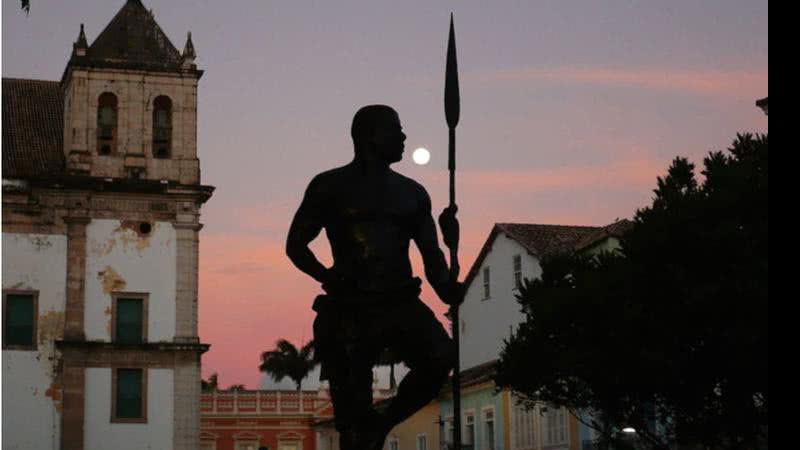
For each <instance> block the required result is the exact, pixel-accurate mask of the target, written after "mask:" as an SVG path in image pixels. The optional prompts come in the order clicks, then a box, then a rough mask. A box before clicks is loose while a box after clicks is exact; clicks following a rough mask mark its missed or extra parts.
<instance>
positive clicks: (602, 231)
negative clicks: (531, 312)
mask: <svg viewBox="0 0 800 450" xmlns="http://www.w3.org/2000/svg"><path fill="white" fill-rule="evenodd" d="M632 225H633V224H632V222H630V221H629V220H620V221H617V222H614V223H612V224H610V225H607V226H603V227H592V226H565V225H540V224H520V223H497V224H495V225H494V227H493V228H492V231H491V232H490V234H489V236H488V238H487V239H486V242H485V243H484V245H483V247H482V248H481V250H480V252H479V254H478V257H477V258H476V260H475V262H474V263H473V264H472V266H471V268H470V270H469V272H468V273H467V276H466V278H465V280H464V283H465V285H466V296H465V299H464V303H463V304H462V305H461V309H460V320H459V322H460V323H459V327H460V332H461V339H460V346H461V358H460V370H461V376H462V399H461V414H462V417H461V424H462V430H461V436H462V444H463V446H464V447H462V448H465V449H469V450H534V449H537V450H538V449H547V450H582V449H583V448H584V447H585V448H589V445H590V441H592V440H593V439H594V436H593V435H592V433H591V431H590V430H589V429H588V428H586V427H585V426H582V425H580V424H579V421H578V420H577V418H575V417H573V416H571V415H570V414H569V413H568V412H567V411H566V410H565V409H564V408H559V409H557V408H549V407H548V406H547V405H537V406H536V407H535V408H534V409H532V410H527V409H526V408H525V407H524V406H522V405H518V404H517V402H516V400H515V399H514V398H513V395H512V394H511V392H510V391H508V390H507V389H505V390H502V391H500V392H497V390H496V386H495V385H494V381H493V375H494V371H495V368H496V363H497V360H498V358H499V356H500V351H501V349H502V347H503V340H504V339H506V338H508V337H509V336H510V335H511V333H513V332H514V330H515V329H516V327H517V326H518V325H519V324H520V323H522V322H523V321H524V320H525V316H524V314H523V313H522V312H521V311H520V306H519V304H518V303H517V299H516V295H517V294H518V293H519V288H520V286H521V285H522V282H523V280H524V279H535V278H537V277H540V276H541V274H542V267H541V261H542V260H543V259H545V258H548V257H550V256H553V255H556V254H559V253H570V252H581V253H588V254H596V253H599V252H601V251H613V250H614V249H616V248H619V245H620V239H621V237H622V236H623V235H624V233H625V232H626V231H627V230H629V229H630V228H631V227H632ZM531 357H532V358H535V357H536V356H535V355H532V356H531ZM439 403H440V408H441V409H440V411H441V412H440V416H441V424H442V431H441V436H442V439H443V441H444V443H443V446H442V448H448V444H451V443H452V439H453V438H452V436H453V430H452V427H453V423H454V421H453V407H452V393H451V392H450V389H449V388H446V389H445V391H444V392H443V393H442V395H440V397H439Z"/></svg>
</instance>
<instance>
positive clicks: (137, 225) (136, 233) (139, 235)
mask: <svg viewBox="0 0 800 450" xmlns="http://www.w3.org/2000/svg"><path fill="white" fill-rule="evenodd" d="M157 227H158V224H157V223H154V222H140V221H135V220H121V221H120V223H119V226H118V227H117V228H116V229H114V234H115V235H118V236H119V240H120V241H122V245H123V247H124V248H125V249H126V250H127V249H128V246H133V247H134V248H136V250H138V251H140V252H141V251H142V250H144V249H146V248H149V247H150V238H151V237H152V236H153V234H155V231H156V228H157Z"/></svg>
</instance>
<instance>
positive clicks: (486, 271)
mask: <svg viewBox="0 0 800 450" xmlns="http://www.w3.org/2000/svg"><path fill="white" fill-rule="evenodd" d="M489 278H490V273H489V266H486V267H484V268H483V299H484V300H487V299H488V298H489V297H491V295H492V289H491V286H490V285H489Z"/></svg>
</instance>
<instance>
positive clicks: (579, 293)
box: [496, 134, 769, 449]
mask: <svg viewBox="0 0 800 450" xmlns="http://www.w3.org/2000/svg"><path fill="white" fill-rule="evenodd" d="M768 148H769V143H768V137H767V136H760V135H759V136H752V135H749V134H746V135H739V136H738V137H737V139H736V140H735V141H734V143H733V146H732V147H731V148H730V149H729V151H728V152H727V153H722V152H713V153H710V154H709V155H708V157H706V158H705V160H704V170H703V172H702V174H703V176H704V178H702V182H701V183H699V182H698V180H697V178H696V176H695V168H694V165H693V164H691V163H690V162H689V161H687V160H686V159H684V158H676V159H675V160H674V161H673V163H672V166H671V167H670V168H669V173H668V174H667V176H666V177H664V178H659V179H658V187H657V189H656V190H655V198H654V199H653V203H652V205H650V206H648V207H645V208H643V209H641V210H639V211H638V212H637V214H636V218H635V225H634V227H633V229H632V230H631V231H630V232H629V233H628V234H627V235H626V237H625V239H623V241H622V243H621V249H620V250H619V251H617V252H613V253H603V254H599V255H595V256H589V255H562V256H559V257H556V258H553V259H550V260H547V261H544V262H543V270H544V272H543V275H542V277H541V279H537V280H533V281H528V280H526V283H525V286H524V287H523V289H521V293H520V295H519V297H518V298H519V302H520V305H521V306H522V310H523V312H524V313H525V315H526V321H525V322H524V323H523V324H522V325H521V326H520V328H519V329H518V331H517V332H516V333H515V334H514V335H513V336H512V337H511V338H510V340H509V341H508V342H506V346H505V348H504V350H503V352H502V354H501V361H500V367H499V371H498V375H497V379H496V381H497V384H498V386H501V387H510V388H511V389H512V390H514V391H516V392H517V393H519V394H521V395H522V396H523V397H524V398H526V399H527V400H528V401H542V402H548V403H551V404H555V405H559V406H566V407H568V408H569V409H571V410H572V411H573V412H576V413H578V414H579V415H580V416H581V417H582V418H583V420H585V421H586V422H588V423H590V424H593V425H594V426H596V427H597V428H599V429H600V430H601V431H602V434H603V436H604V439H603V440H604V441H606V442H612V443H614V444H615V445H617V446H618V447H620V446H624V445H625V443H624V442H622V439H621V437H622V434H621V433H620V432H619V431H620V429H621V428H622V427H633V428H635V429H636V430H637V435H636V436H637V438H638V440H639V442H638V445H646V446H648V447H650V448H670V446H671V445H674V444H678V445H681V446H702V447H704V448H714V449H723V448H731V449H732V448H745V447H746V448H757V447H758V446H760V445H763V444H764V443H766V442H767V439H768V431H767V430H768V411H769V360H768V343H769V333H768V311H769V256H768V253H769V250H768V249H769V183H768V181H769V179H768V175H769V161H768ZM589 411H591V412H592V413H591V414H590V413H588V412H589Z"/></svg>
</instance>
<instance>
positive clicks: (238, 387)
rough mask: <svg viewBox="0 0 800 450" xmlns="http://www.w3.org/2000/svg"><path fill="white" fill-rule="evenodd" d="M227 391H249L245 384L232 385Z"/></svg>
mask: <svg viewBox="0 0 800 450" xmlns="http://www.w3.org/2000/svg"><path fill="white" fill-rule="evenodd" d="M227 390H229V391H233V392H242V391H245V390H247V388H246V387H245V386H244V385H243V384H232V385H230V386H228V389H227Z"/></svg>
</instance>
